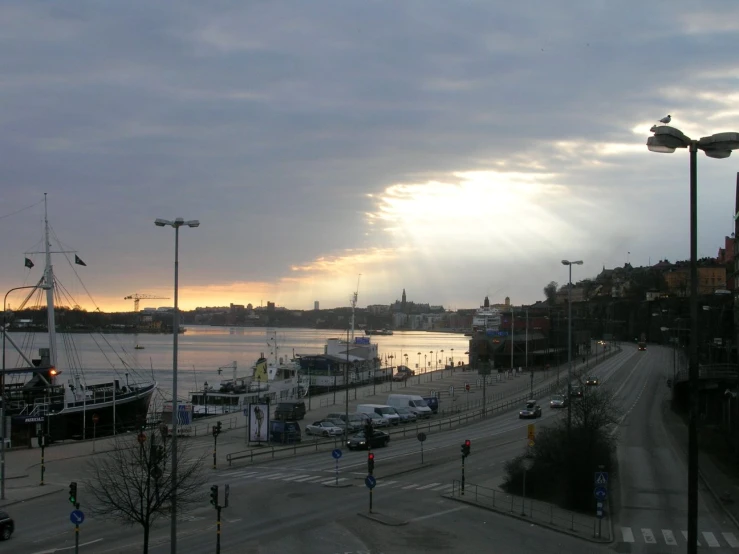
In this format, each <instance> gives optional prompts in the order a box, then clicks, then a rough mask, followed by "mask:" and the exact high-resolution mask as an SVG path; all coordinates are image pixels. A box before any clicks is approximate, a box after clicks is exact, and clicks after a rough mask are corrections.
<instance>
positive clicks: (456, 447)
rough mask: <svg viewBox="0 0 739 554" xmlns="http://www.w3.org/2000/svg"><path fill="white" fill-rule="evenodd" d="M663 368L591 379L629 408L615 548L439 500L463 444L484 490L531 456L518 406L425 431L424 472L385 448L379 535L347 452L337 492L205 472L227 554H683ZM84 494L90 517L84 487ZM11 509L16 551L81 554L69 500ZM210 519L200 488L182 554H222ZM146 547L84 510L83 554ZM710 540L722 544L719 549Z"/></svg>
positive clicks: (623, 369) (645, 366)
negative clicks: (217, 502) (226, 496)
mask: <svg viewBox="0 0 739 554" xmlns="http://www.w3.org/2000/svg"><path fill="white" fill-rule="evenodd" d="M668 357H669V360H671V351H662V350H661V349H658V348H650V349H649V350H648V351H647V352H641V353H638V352H637V351H636V348H633V347H629V346H626V347H625V349H624V351H623V352H621V353H620V354H617V355H615V356H614V357H613V358H611V359H609V360H607V361H606V362H604V363H602V364H600V365H599V366H598V367H597V369H595V370H593V371H591V373H592V374H594V375H598V376H599V377H600V379H601V381H602V385H601V386H603V387H609V388H610V389H611V390H613V391H614V393H616V394H617V396H618V398H620V399H621V400H622V403H623V406H624V410H625V411H626V416H625V418H624V419H623V421H622V424H621V426H620V427H619V428H618V429H617V432H618V435H619V439H620V441H621V446H620V448H619V463H620V473H621V476H620V479H619V480H618V481H616V482H615V483H612V489H613V490H612V499H613V501H614V502H615V503H616V504H617V506H618V507H619V509H617V510H616V516H615V517H616V521H615V530H616V533H615V534H616V539H617V540H616V542H615V543H614V544H612V545H611V546H603V545H596V544H593V543H589V542H586V541H583V540H581V539H578V538H575V537H571V536H569V535H565V534H562V533H558V532H556V531H552V530H549V529H546V528H542V527H539V526H536V525H531V524H530V523H527V522H525V521H520V520H517V519H513V518H509V517H507V516H505V515H500V514H497V513H493V512H489V511H485V510H481V509H479V508H475V507H472V506H468V505H465V504H460V503H458V502H455V501H454V500H450V499H448V498H445V497H443V496H442V495H443V494H444V493H445V492H448V491H449V490H450V488H451V487H452V482H453V480H454V479H459V476H460V445H461V443H462V442H463V441H464V440H465V439H470V440H471V441H472V455H471V456H470V457H469V458H468V459H467V464H466V477H467V480H468V482H471V483H477V484H480V485H485V486H495V485H497V484H499V483H500V481H501V477H502V475H503V473H504V469H503V466H504V463H505V461H506V460H508V459H510V458H512V457H514V456H515V455H517V454H519V453H520V452H521V451H522V449H523V448H524V447H525V444H526V427H527V425H528V424H529V423H530V421H522V420H519V419H518V417H517V408H513V409H512V410H510V411H508V412H505V413H501V414H497V415H496V416H495V417H491V418H489V419H486V420H483V421H479V420H478V421H475V422H474V423H471V424H469V425H467V426H465V427H462V428H457V429H452V430H443V429H442V430H440V431H439V430H432V431H431V432H427V440H426V441H425V442H424V444H423V464H422V463H421V443H419V442H418V441H417V440H416V439H415V438H409V439H406V440H397V439H393V441H391V443H390V446H389V447H387V448H381V449H377V450H375V451H374V452H375V456H376V458H375V462H376V465H375V476H376V477H377V483H378V484H377V487H376V488H375V489H374V492H373V504H374V506H373V508H374V510H373V511H374V512H376V513H379V514H380V516H381V517H385V518H389V520H390V521H396V522H407V524H405V525H400V526H388V525H382V524H380V523H378V522H376V521H371V520H368V519H366V518H365V517H362V516H360V515H359V514H360V513H362V514H366V513H367V512H368V508H369V491H368V489H367V488H366V487H365V486H364V483H363V480H364V477H365V475H366V462H367V453H366V452H361V451H360V452H350V451H348V450H346V449H344V450H343V455H342V457H341V459H340V460H339V474H338V480H339V484H340V487H330V486H327V485H329V484H332V483H335V482H336V479H337V476H336V465H335V460H334V459H333V458H332V457H331V455H330V453H328V452H320V453H315V454H305V455H302V456H299V457H294V458H285V459H281V460H275V461H274V462H270V463H267V462H258V463H254V464H246V463H244V464H234V466H233V467H230V468H220V469H218V470H215V471H214V470H210V469H208V470H207V471H208V473H209V476H208V485H211V484H217V485H219V486H220V490H221V494H222V491H223V487H222V485H224V484H226V483H228V484H230V488H231V495H230V506H229V507H228V508H226V509H224V510H223V522H222V524H223V531H222V549H221V551H222V552H224V553H225V552H234V553H236V552H238V553H260V554H267V553H278V552H280V553H293V552H294V553H298V554H335V553H352V554H359V553H360V552H364V553H366V552H371V553H373V554H379V553H386V554H390V553H395V552H403V553H410V554H413V553H416V552H419V553H421V552H451V553H457V552H459V553H469V552H474V551H478V550H479V551H490V548H491V544H490V538H491V537H494V538H495V539H494V540H495V552H496V553H506V552H511V553H514V552H515V553H519V552H562V553H579V552H582V553H598V552H609V551H616V552H647V553H654V554H657V553H660V552H666V551H676V552H679V551H684V546H685V540H684V538H683V537H682V534H681V531H682V530H683V529H685V528H686V525H685V523H686V509H685V506H686V501H687V494H686V483H687V472H686V468H685V464H684V461H683V460H682V458H681V456H680V455H678V454H677V453H676V451H675V450H674V448H672V446H671V444H670V441H669V439H668V437H667V435H666V433H665V431H664V428H663V426H662V412H661V410H662V409H663V408H662V406H663V404H662V400H663V399H664V398H665V397H666V396H665V395H666V394H667V392H668V391H669V389H667V387H666V386H665V383H664V378H665V375H664V369H663V368H664V367H666V360H667V359H668ZM542 405H543V406H544V414H543V417H542V418H541V419H539V420H537V421H536V422H535V423H536V426H537V429H541V427H544V426H547V425H549V424H551V423H552V422H554V421H556V418H560V417H564V414H565V412H564V411H555V410H551V409H549V408H548V407H547V406H546V403H545V402H544V399H543V400H542ZM645 423H646V424H645ZM345 485H348V486H345ZM701 494H702V496H701V512H700V514H701V520H700V522H699V529H700V531H701V532H702V533H704V534H702V535H701V537H702V538H703V540H702V543H703V546H704V547H709V548H711V551H712V552H723V551H729V550H730V548H729V546H731V543H730V542H729V541H730V540H731V537H733V536H735V535H736V536H739V533H737V531H736V530H735V529H732V528H730V527H729V526H728V525H727V524H726V523H725V522H724V518H722V516H721V513H720V512H719V511H718V509H717V507H716V506H714V505H713V504H712V503H711V501H710V500H706V498H705V497H704V496H705V495H704V494H703V491H701ZM79 496H80V501H81V502H82V505H83V511H84V510H85V492H84V486H81V487H80V494H79ZM11 511H12V515H13V516H14V517H15V519H16V521H17V522H18V527H19V530H18V533H17V534H16V535H15V536H14V537H13V539H12V544H13V552H14V553H15V552H17V553H19V554H24V553H35V554H40V553H51V552H73V551H74V550H73V548H72V547H73V545H74V532H73V530H74V527H73V525H72V524H71V523H70V522H69V512H70V511H71V506H70V504H69V503H68V502H67V499H66V494H65V493H63V494H58V495H52V496H49V497H46V498H42V499H38V500H35V501H31V502H27V503H24V504H20V505H15V506H13V507H12V510H11ZM215 519H216V511H215V510H214V509H213V508H212V507H211V506H210V505H209V504H208V498H207V487H206V489H205V490H204V493H203V500H202V503H201V504H200V505H198V506H197V507H196V508H195V509H194V510H192V511H191V512H189V513H188V514H187V515H185V516H183V517H182V519H181V523H180V525H179V527H178V531H179V537H180V539H179V543H180V551H181V552H215V541H216V532H215ZM39 522H40V523H39ZM29 529H34V532H29V531H28V530H29ZM629 530H630V532H631V534H629ZM663 530H665V531H671V532H672V534H671V535H670V533H664V532H663ZM650 533H651V535H650ZM705 533H710V535H706V534H705ZM141 536H142V535H141V530H140V528H139V527H122V526H121V525H120V524H118V523H115V522H110V521H106V520H102V519H101V518H98V517H96V516H95V515H94V514H91V513H90V514H88V518H87V520H86V521H85V522H84V523H83V524H82V525H81V535H80V543H81V545H82V546H81V548H80V552H85V553H97V552H100V553H103V552H105V553H112V552H140V551H141ZM650 536H651V539H650V538H649V537H650ZM670 537H672V538H673V539H674V543H673V542H672V541H670V540H668V539H669V538H670ZM710 537H713V538H714V539H715V540H716V541H718V543H719V546H712V544H713V542H712V541H710ZM652 539H653V540H652ZM168 540H169V525H168V521H167V520H163V521H160V522H158V523H157V524H156V525H155V528H154V529H153V531H152V538H151V548H150V551H151V552H154V553H164V552H169V544H168ZM738 546H739V545H738ZM65 549H66V550H65Z"/></svg>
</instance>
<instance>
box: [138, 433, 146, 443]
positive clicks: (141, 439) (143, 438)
mask: <svg viewBox="0 0 739 554" xmlns="http://www.w3.org/2000/svg"><path fill="white" fill-rule="evenodd" d="M137 440H138V441H139V443H141V444H144V443H145V442H146V433H139V436H138V437H137Z"/></svg>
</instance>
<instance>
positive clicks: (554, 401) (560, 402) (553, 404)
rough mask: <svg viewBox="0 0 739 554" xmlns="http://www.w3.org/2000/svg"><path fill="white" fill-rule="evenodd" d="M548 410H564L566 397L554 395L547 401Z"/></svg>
mask: <svg viewBox="0 0 739 554" xmlns="http://www.w3.org/2000/svg"><path fill="white" fill-rule="evenodd" d="M549 407H550V408H566V407H567V397H566V396H565V395H564V394H555V395H553V396H552V397H551V398H550V399H549Z"/></svg>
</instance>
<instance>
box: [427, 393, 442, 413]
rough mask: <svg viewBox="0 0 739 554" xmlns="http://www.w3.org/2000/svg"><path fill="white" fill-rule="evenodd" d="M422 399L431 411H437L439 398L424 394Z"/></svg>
mask: <svg viewBox="0 0 739 554" xmlns="http://www.w3.org/2000/svg"><path fill="white" fill-rule="evenodd" d="M423 399H424V400H425V401H426V405H427V406H428V407H429V408H431V413H434V414H438V413H439V398H438V397H437V396H424V397H423Z"/></svg>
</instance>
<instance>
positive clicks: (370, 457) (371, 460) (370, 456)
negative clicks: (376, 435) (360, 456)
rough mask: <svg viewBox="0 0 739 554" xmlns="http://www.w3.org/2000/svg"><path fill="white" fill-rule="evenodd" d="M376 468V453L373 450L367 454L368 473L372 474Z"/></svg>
mask: <svg viewBox="0 0 739 554" xmlns="http://www.w3.org/2000/svg"><path fill="white" fill-rule="evenodd" d="M374 470H375V454H374V453H373V452H370V453H369V454H367V473H369V474H370V475H372V472H373V471H374Z"/></svg>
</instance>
